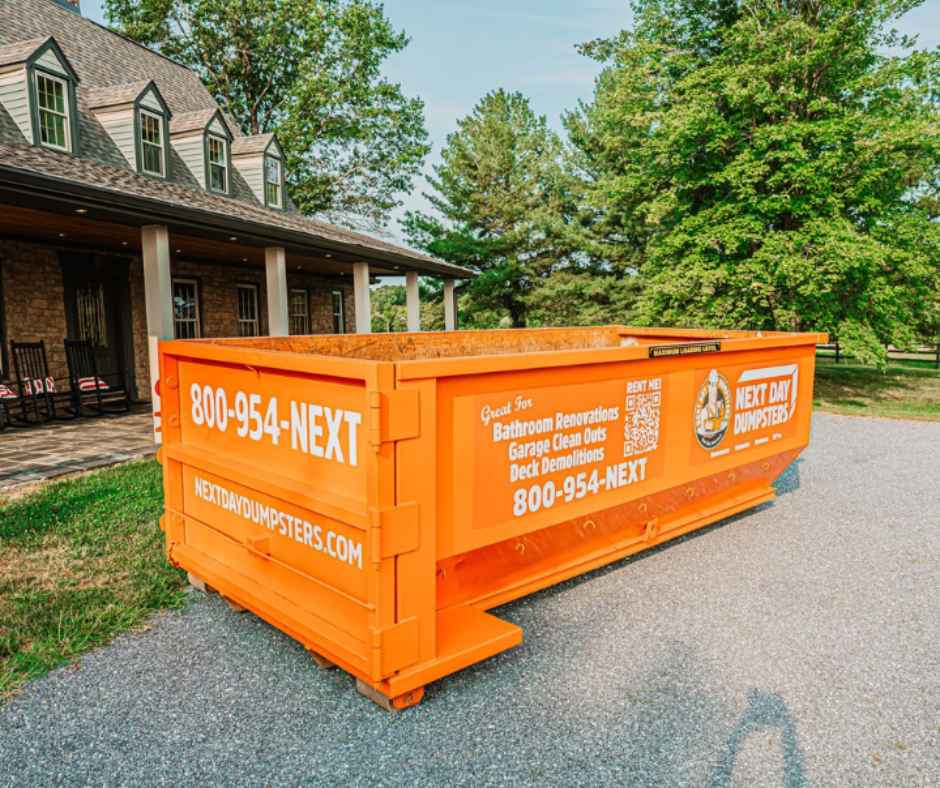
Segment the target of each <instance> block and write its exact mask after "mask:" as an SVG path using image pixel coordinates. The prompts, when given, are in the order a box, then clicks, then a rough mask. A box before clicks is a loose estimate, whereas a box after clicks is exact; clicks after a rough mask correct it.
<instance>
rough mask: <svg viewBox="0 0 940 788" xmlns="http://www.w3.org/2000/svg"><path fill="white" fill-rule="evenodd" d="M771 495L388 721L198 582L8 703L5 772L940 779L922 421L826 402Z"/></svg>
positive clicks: (637, 565)
mask: <svg viewBox="0 0 940 788" xmlns="http://www.w3.org/2000/svg"><path fill="white" fill-rule="evenodd" d="M778 488H779V492H780V493H781V495H780V497H779V499H778V500H777V501H776V502H775V503H773V504H770V505H767V506H764V507H762V508H761V509H759V510H757V511H756V512H752V513H750V514H747V515H745V516H741V517H737V518H734V519H733V520H730V521H726V522H725V523H723V524H721V525H718V526H715V527H712V528H710V529H708V530H706V531H704V532H702V533H699V534H698V535H694V536H692V537H689V538H686V539H683V540H681V541H678V542H673V543H671V544H669V545H667V546H665V547H663V548H659V549H656V550H654V551H652V552H649V553H647V554H645V555H642V556H640V557H636V558H634V559H632V560H627V561H623V562H621V563H618V564H616V565H614V566H613V567H608V568H607V569H605V570H602V571H599V572H595V573H592V574H591V575H589V576H588V577H586V578H582V579H580V580H578V581H573V582H569V583H566V584H564V585H562V586H560V587H557V588H554V589H551V590H549V591H546V592H543V593H540V594H537V595H535V596H533V597H530V598H528V599H525V600H521V601H520V602H517V603H515V604H512V605H509V606H507V607H505V608H503V609H502V610H501V611H500V614H501V615H503V616H504V617H506V618H508V619H509V620H511V621H514V622H515V623H517V624H519V625H520V626H521V627H522V628H523V629H524V630H525V632H526V640H525V643H524V645H523V646H522V647H520V648H518V649H516V650H515V651H512V652H509V653H506V654H503V655H500V656H498V657H496V658H494V659H492V660H490V661H488V662H486V663H484V664H482V665H477V666H475V667H473V668H470V669H469V670H466V671H463V672H462V673H460V674H458V675H456V676H452V677H450V678H448V679H446V680H444V681H441V682H439V683H438V684H436V685H434V686H432V687H431V688H430V690H429V692H428V695H427V696H426V697H425V701H424V702H423V703H422V704H421V705H420V706H418V707H417V708H416V709H413V710H410V711H408V712H405V713H403V714H399V715H390V714H387V713H385V712H383V711H381V710H380V709H378V708H377V707H375V706H373V705H372V704H371V703H369V702H368V701H366V700H365V699H364V698H361V697H360V696H359V695H358V694H357V693H356V692H355V689H354V687H353V681H352V679H351V678H350V677H349V676H347V675H345V674H343V673H342V672H339V671H332V672H321V671H318V670H316V669H315V668H314V666H313V665H312V664H311V662H310V660H309V659H308V657H307V656H306V655H305V653H304V652H303V650H302V649H301V648H299V647H298V646H297V645H296V644H295V643H293V642H292V641H291V640H289V639H288V638H286V637H284V636H282V635H281V634H279V633H278V632H276V631H275V630H273V629H272V628H270V627H268V626H267V625H265V624H263V623H262V622H260V621H259V620H257V619H255V618H254V617H252V616H250V615H237V614H234V613H232V612H230V611H229V610H228V608H227V607H226V606H225V604H224V603H222V602H220V601H219V600H217V599H205V598H202V597H198V598H197V599H196V601H194V603H193V604H192V605H190V606H189V608H188V609H187V610H185V611H183V612H181V613H176V614H170V615H166V616H161V617H160V618H158V619H157V620H156V621H155V622H154V625H153V628H152V629H151V630H150V631H148V632H146V633H143V634H138V635H131V636H125V637H122V638H120V639H119V640H117V641H116V642H115V643H114V644H113V645H112V646H111V647H109V648H106V649H102V650H100V651H97V652H95V653H93V654H91V655H89V656H88V657H86V658H85V659H83V660H82V662H81V665H80V666H79V667H77V668H65V669H63V670H59V671H56V672H55V673H53V674H52V675H50V676H49V677H47V678H46V679H43V680H40V681H36V682H34V683H33V684H31V685H30V686H29V687H28V688H27V689H26V690H25V691H24V692H23V693H22V694H21V695H20V696H19V697H17V698H16V699H14V700H13V701H12V702H10V703H9V704H7V705H6V706H5V707H2V708H0V784H11V785H49V784H69V785H75V784H85V783H95V784H114V785H118V784H123V785H142V784H174V785H176V784H202V785H204V784H207V783H208V784H216V783H227V784H239V785H267V784H294V785H296V784H300V783H304V784H317V785H325V784H331V785H337V784H343V785H350V784H358V785H364V784H375V783H384V784H399V785H409V786H410V785H418V784H427V785H433V784H442V783H448V784H450V785H456V784H471V785H479V784H496V783H542V784H544V783H553V784H559V783H568V784H574V783H577V784H582V785H583V784H603V783H609V782H613V781H616V782H620V783H627V784H636V785H670V786H672V785H695V786H701V785H715V786H721V785H741V786H756V785H772V786H779V785H783V786H800V785H864V786H871V785H940V569H938V567H940V424H927V423H915V422H902V421H885V420H868V419H857V418H846V417H839V416H830V415H819V416H817V417H816V418H815V421H814V436H813V445H812V446H811V448H810V449H809V451H807V453H806V454H805V455H804V456H803V458H802V459H801V460H800V461H799V462H797V463H796V464H795V465H794V466H793V467H792V468H791V469H790V470H789V471H788V472H787V474H786V475H785V476H784V477H783V478H782V479H781V480H780V483H779V484H778Z"/></svg>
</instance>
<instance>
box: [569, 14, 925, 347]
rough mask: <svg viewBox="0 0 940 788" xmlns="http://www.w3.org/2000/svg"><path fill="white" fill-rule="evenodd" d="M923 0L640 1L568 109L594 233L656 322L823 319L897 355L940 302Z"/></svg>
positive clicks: (764, 325) (742, 323) (591, 49)
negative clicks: (905, 20)
mask: <svg viewBox="0 0 940 788" xmlns="http://www.w3.org/2000/svg"><path fill="white" fill-rule="evenodd" d="M918 4H919V3H918V2H917V0H825V1H823V0H748V1H747V2H732V1H731V0H638V2H636V3H635V19H636V25H635V27H634V29H633V30H632V31H630V32H625V33H621V34H620V35H618V36H616V37H613V38H610V39H606V40H599V41H594V42H591V43H589V44H586V45H584V47H583V51H584V52H585V54H587V55H589V56H591V57H593V58H595V59H597V60H598V61H600V62H602V63H603V64H604V65H605V69H604V71H603V73H602V75H601V77H600V78H599V80H598V82H597V86H596V92H595V95H594V97H593V100H592V101H591V102H590V103H587V104H585V105H583V106H581V107H580V108H579V109H578V110H577V111H576V112H574V113H571V114H570V115H569V116H568V117H567V119H566V123H567V127H568V129H569V132H570V136H571V140H572V142H573V143H574V145H575V146H576V148H577V150H578V163H579V169H580V171H581V173H582V179H583V183H584V184H585V187H584V193H583V194H584V207H585V210H586V212H587V214H588V216H589V217H590V221H589V222H588V223H587V226H588V227H589V230H590V232H589V233H588V236H589V238H588V241H587V243H590V244H592V245H593V246H594V247H595V248H596V249H597V250H599V252H600V253H601V254H603V255H606V256H607V257H609V258H610V259H611V260H614V261H620V262H621V264H623V265H626V266H634V267H635V268H636V269H637V270H639V271H640V275H641V280H642V283H643V292H642V295H641V299H640V305H639V308H640V316H641V318H642V319H643V320H644V321H646V322H648V323H662V324H700V325H706V326H717V327H735V328H745V327H750V328H756V329H786V330H799V329H818V330H827V331H830V332H833V333H834V334H836V335H837V336H838V337H839V339H840V340H841V341H842V342H843V344H844V345H846V346H847V347H848V348H849V349H850V351H852V352H855V353H856V354H858V355H859V356H861V357H862V358H863V359H865V360H869V361H875V362H879V363H883V361H884V343H887V342H894V343H897V344H900V345H906V344H910V343H911V342H912V341H913V336H912V334H913V332H914V331H915V329H916V327H917V326H918V325H922V324H923V323H924V308H925V305H927V304H936V292H937V286H938V280H937V260H938V259H940V233H938V225H937V223H936V221H935V220H936V218H937V215H938V211H937V206H938V192H937V184H938V183H940V180H938V176H940V112H938V103H937V99H938V95H940V79H938V77H940V54H938V52H937V51H918V50H916V49H914V45H915V42H914V41H913V40H911V39H908V38H906V37H904V36H901V35H899V34H898V33H896V32H895V31H894V30H893V28H892V24H893V23H894V22H895V21H896V20H897V19H898V18H899V16H900V15H902V14H903V13H905V12H907V11H908V10H910V9H911V8H912V7H914V6H916V5H918Z"/></svg>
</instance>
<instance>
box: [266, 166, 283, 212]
mask: <svg viewBox="0 0 940 788" xmlns="http://www.w3.org/2000/svg"><path fill="white" fill-rule="evenodd" d="M264 201H265V203H266V204H267V205H268V206H269V207H271V208H280V207H282V205H283V195H282V194H281V160H280V159H275V158H274V157H273V156H266V157H265V159H264Z"/></svg>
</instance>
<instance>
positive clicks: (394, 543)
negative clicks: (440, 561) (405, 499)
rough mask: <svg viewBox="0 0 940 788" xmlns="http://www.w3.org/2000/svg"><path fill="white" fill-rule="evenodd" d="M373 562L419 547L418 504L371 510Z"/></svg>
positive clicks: (370, 534) (370, 535) (404, 504)
mask: <svg viewBox="0 0 940 788" xmlns="http://www.w3.org/2000/svg"><path fill="white" fill-rule="evenodd" d="M369 515H370V517H369V519H370V521H371V526H372V527H371V529H370V533H369V537H370V544H369V547H370V548H371V551H370V552H371V555H372V561H373V563H379V562H380V561H382V560H383V559H385V558H394V557H395V556H396V555H402V554H403V553H410V552H412V551H413V550H417V549H418V504H416V503H403V504H400V505H398V506H395V507H392V508H391V509H372V510H370V512H369Z"/></svg>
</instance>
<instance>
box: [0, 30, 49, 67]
mask: <svg viewBox="0 0 940 788" xmlns="http://www.w3.org/2000/svg"><path fill="white" fill-rule="evenodd" d="M48 40H49V36H46V37H45V38H31V39H30V40H28V41H16V42H14V43H12V44H6V45H4V46H0V66H10V65H12V64H14V63H23V62H24V61H26V60H28V59H29V56H30V55H32V54H33V52H35V51H36V50H37V49H39V47H41V46H42V45H43V44H45V43H46V41H48Z"/></svg>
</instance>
